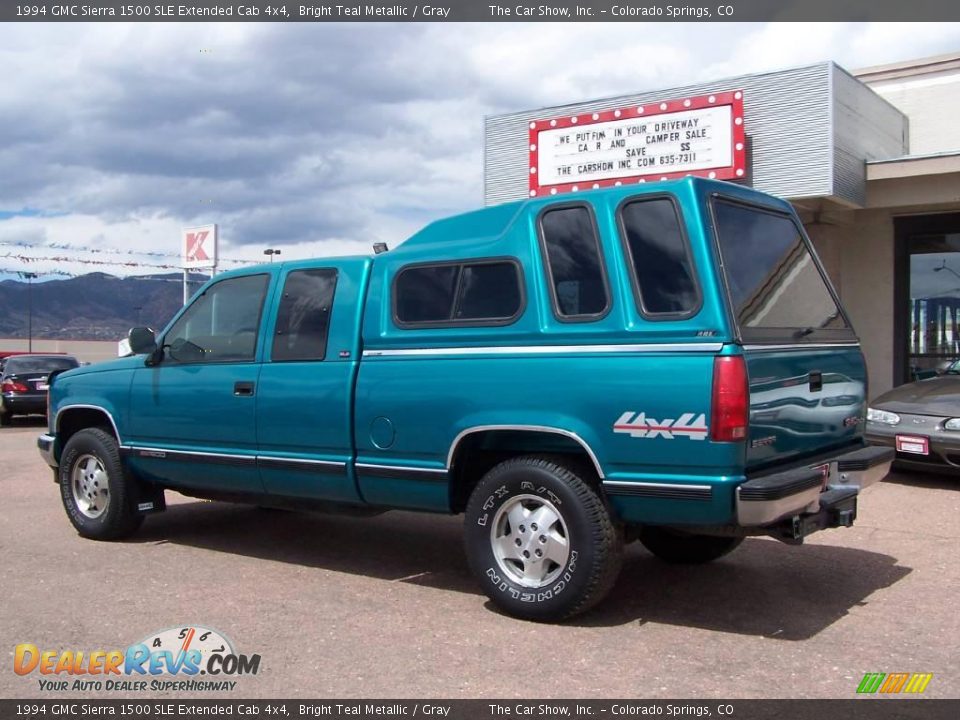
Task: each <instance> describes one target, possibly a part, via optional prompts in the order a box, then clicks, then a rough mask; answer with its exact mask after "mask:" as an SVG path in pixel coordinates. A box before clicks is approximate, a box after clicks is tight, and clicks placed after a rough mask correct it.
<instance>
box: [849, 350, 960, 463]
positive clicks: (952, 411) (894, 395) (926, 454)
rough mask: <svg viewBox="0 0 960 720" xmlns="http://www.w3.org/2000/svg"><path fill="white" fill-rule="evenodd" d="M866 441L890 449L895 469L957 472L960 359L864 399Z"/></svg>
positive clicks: (958, 460)
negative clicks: (866, 403)
mask: <svg viewBox="0 0 960 720" xmlns="http://www.w3.org/2000/svg"><path fill="white" fill-rule="evenodd" d="M867 439H868V440H869V441H870V442H871V443H874V444H875V445H888V446H890V447H892V448H895V449H896V451H897V456H896V460H895V462H894V467H895V468H897V467H899V468H902V469H909V470H926V471H928V472H950V473H960V361H955V362H953V363H952V364H951V365H950V366H949V367H947V369H946V370H945V371H944V372H943V374H942V375H938V376H937V377H932V378H928V379H926V380H919V381H917V382H912V383H908V384H906V385H901V386H900V387H897V388H894V389H893V390H891V391H890V392H887V393H884V394H883V395H881V396H880V397H878V398H877V399H876V400H874V401H873V402H872V403H870V407H869V409H868V410H867Z"/></svg>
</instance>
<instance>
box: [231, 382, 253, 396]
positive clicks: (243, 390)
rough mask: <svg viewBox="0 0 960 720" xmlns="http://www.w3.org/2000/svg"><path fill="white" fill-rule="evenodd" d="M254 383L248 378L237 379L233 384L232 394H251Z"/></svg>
mask: <svg viewBox="0 0 960 720" xmlns="http://www.w3.org/2000/svg"><path fill="white" fill-rule="evenodd" d="M253 388H254V384H253V382H252V381H250V380H238V381H237V382H235V383H234V384H233V394H234V395H238V396H241V397H249V396H250V395H253Z"/></svg>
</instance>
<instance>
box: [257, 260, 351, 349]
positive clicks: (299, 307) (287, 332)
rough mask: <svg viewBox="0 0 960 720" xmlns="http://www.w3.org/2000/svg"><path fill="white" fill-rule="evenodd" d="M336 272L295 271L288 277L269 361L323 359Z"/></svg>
mask: <svg viewBox="0 0 960 720" xmlns="http://www.w3.org/2000/svg"><path fill="white" fill-rule="evenodd" d="M336 285H337V271H336V270H334V269H332V268H325V269H318V270H295V271H293V272H291V273H290V274H289V275H287V280H286V282H285V283H284V286H283V295H282V296H281V298H280V307H279V309H278V310H277V327H276V330H275V332H274V337H273V351H272V353H271V355H270V358H271V360H274V361H284V360H323V358H324V357H326V354H327V332H328V330H329V329H330V313H331V311H332V308H333V293H334V290H335V288H336Z"/></svg>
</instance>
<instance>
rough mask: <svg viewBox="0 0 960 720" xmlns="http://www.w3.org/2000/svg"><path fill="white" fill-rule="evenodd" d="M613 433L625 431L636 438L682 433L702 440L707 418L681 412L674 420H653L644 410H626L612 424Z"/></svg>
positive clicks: (665, 436)
mask: <svg viewBox="0 0 960 720" xmlns="http://www.w3.org/2000/svg"><path fill="white" fill-rule="evenodd" d="M613 431H614V432H615V433H626V434H627V435H630V436H631V437H636V438H655V437H662V438H665V439H666V440H673V439H674V437H675V436H677V435H682V436H686V437H688V438H690V439H691V440H704V439H706V437H707V419H706V416H705V415H704V414H703V413H700V414H699V415H697V414H695V413H683V415H681V416H680V417H678V418H677V419H676V420H673V419H667V420H654V419H653V418H650V417H647V415H646V413H644V412H639V413H638V412H634V411H633V410H628V411H627V412H625V413H624V414H623V415H621V416H620V418H619V419H618V420H617V421H616V422H615V423H614V424H613Z"/></svg>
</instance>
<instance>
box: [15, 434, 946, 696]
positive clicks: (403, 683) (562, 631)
mask: <svg viewBox="0 0 960 720" xmlns="http://www.w3.org/2000/svg"><path fill="white" fill-rule="evenodd" d="M42 428H43V426H42V423H40V422H30V423H28V422H25V421H24V419H23V418H17V419H16V421H15V425H14V427H12V428H4V429H3V430H0V461H2V467H3V473H2V475H0V489H2V492H3V498H4V502H3V503H2V510H0V554H2V563H0V587H2V588H3V601H2V604H0V642H2V649H3V652H4V654H5V655H6V657H7V659H6V661H5V662H4V663H3V667H2V670H0V697H3V698H29V697H40V696H42V697H74V698H77V697H84V696H90V697H104V696H105V693H104V692H91V693H82V692H67V693H49V692H44V693H41V692H40V690H39V686H38V682H37V678H38V675H37V673H34V674H32V675H30V676H25V677H21V676H18V675H16V674H15V673H14V672H13V670H12V665H13V652H14V646H15V645H16V644H17V643H24V642H31V643H35V644H36V645H38V646H39V647H40V648H41V649H53V650H63V649H74V650H80V649H82V650H87V651H92V650H102V649H115V648H116V649H120V648H125V647H126V646H127V645H129V644H130V643H133V642H136V641H138V640H140V639H142V638H144V637H145V636H147V635H149V634H151V633H153V632H155V631H157V630H160V629H163V628H168V627H171V626H181V625H186V624H191V623H199V624H203V625H206V626H209V627H213V628H216V629H218V630H220V631H222V632H223V633H224V634H225V635H227V636H229V637H230V638H232V639H233V641H234V643H235V645H236V647H237V649H238V650H239V651H240V652H243V653H259V654H260V655H261V657H262V664H261V669H260V673H259V674H258V675H256V676H248V677H243V678H241V679H240V680H239V681H238V686H237V689H236V690H235V691H234V692H233V693H228V694H227V695H226V696H229V697H234V698H241V697H312V698H348V697H367V698H370V697H408V698H424V697H433V698H473V697H480V698H482V697H499V698H563V697H566V698H574V697H585V698H630V697H643V698H694V697H718V698H742V697H833V698H850V697H853V696H854V694H855V689H856V687H857V685H858V684H859V682H860V679H861V678H862V676H863V674H864V673H866V672H888V673H889V672H932V673H933V674H934V677H933V680H932V681H931V682H930V684H929V686H928V687H927V690H926V693H925V696H927V697H954V698H955V697H960V659H958V653H957V638H958V637H960V613H958V612H957V599H958V597H960V563H958V561H957V558H956V552H957V545H958V542H957V541H958V540H960V480H957V479H950V478H940V477H936V476H921V475H917V476H904V475H892V476H890V477H889V478H888V479H887V480H886V481H884V482H883V483H880V484H878V485H876V486H874V487H873V488H870V489H869V490H867V491H866V492H865V493H864V494H863V496H862V498H861V503H860V519H859V520H858V523H857V525H856V527H854V528H850V529H838V530H831V531H827V532H824V533H820V534H818V535H815V536H814V537H813V538H811V539H810V540H808V542H807V544H806V545H804V546H802V547H789V546H786V545H782V544H779V543H777V542H774V541H772V540H767V539H749V540H747V541H746V542H745V543H744V545H743V546H741V548H740V549H738V550H737V551H736V552H735V553H733V554H732V555H730V556H728V557H727V558H724V559H722V560H720V561H718V562H716V563H714V564H712V565H709V566H703V567H695V568H678V567H670V566H667V565H664V564H662V563H661V562H659V561H657V560H656V559H655V558H653V557H652V556H651V555H650V554H649V553H647V552H646V551H645V550H644V549H643V548H642V547H641V546H640V545H639V544H634V545H631V546H630V547H629V548H628V551H627V554H626V558H625V563H624V569H623V573H622V575H621V577H620V582H619V584H618V585H617V587H616V588H615V590H614V592H613V593H612V594H611V596H610V597H609V598H608V599H607V601H606V602H605V603H604V604H603V605H602V606H601V607H599V608H598V609H596V610H594V611H593V612H591V613H590V614H588V615H585V616H582V617H579V618H576V619H575V620H573V621H572V622H569V623H567V624H564V625H553V626H549V625H538V624H533V623H527V622H522V621H517V620H513V619H511V618H508V617H505V616H503V615H500V614H498V613H497V612H496V611H494V610H493V609H492V607H491V606H490V604H489V603H488V602H487V601H486V598H485V597H484V596H483V595H482V594H481V593H480V592H479V591H478V589H477V587H476V585H475V584H474V582H473V580H472V578H471V576H470V574H469V571H468V569H467V564H466V560H465V559H464V556H463V552H462V549H461V524H462V523H461V519H460V518H455V517H444V516H431V515H417V514H412V513H404V512H391V513H387V514H384V515H381V516H378V517H374V518H351V517H344V516H338V515H317V514H298V513H283V512H267V511H262V510H257V509H255V508H248V507H244V506H239V505H230V504H223V503H210V502H199V501H194V500H192V499H188V498H183V497H180V496H179V495H175V494H173V493H168V495H167V497H168V503H169V504H170V508H169V510H168V511H167V512H166V513H164V514H161V515H156V516H152V517H149V518H147V521H146V522H145V523H144V526H143V528H142V529H141V531H140V533H139V534H138V535H137V536H136V537H135V538H134V539H133V540H131V541H127V542H122V543H98V542H93V541H89V540H84V539H81V538H80V537H79V536H78V535H76V533H75V532H74V531H73V529H72V528H71V526H70V525H69V523H68V521H67V519H66V517H65V515H64V513H63V509H62V507H61V504H60V499H59V495H58V492H57V488H56V486H55V485H54V483H53V482H52V476H51V473H50V471H49V470H48V469H47V467H46V466H45V465H44V464H43V462H42V461H41V460H40V457H39V455H38V454H37V451H36V449H35V437H36V436H37V435H38V434H39V433H40V432H42V431H43V429H42ZM113 696H118V697H125V696H130V694H129V693H127V694H124V693H120V694H114V695H113ZM155 696H156V694H153V695H150V694H148V695H143V696H142V697H155ZM190 696H192V697H217V694H216V693H203V694H201V693H194V694H191V695H190Z"/></svg>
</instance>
